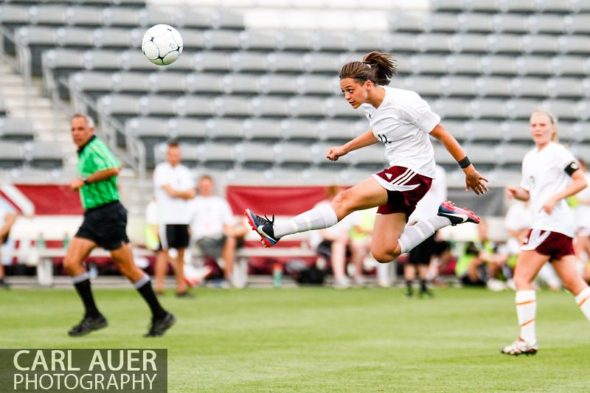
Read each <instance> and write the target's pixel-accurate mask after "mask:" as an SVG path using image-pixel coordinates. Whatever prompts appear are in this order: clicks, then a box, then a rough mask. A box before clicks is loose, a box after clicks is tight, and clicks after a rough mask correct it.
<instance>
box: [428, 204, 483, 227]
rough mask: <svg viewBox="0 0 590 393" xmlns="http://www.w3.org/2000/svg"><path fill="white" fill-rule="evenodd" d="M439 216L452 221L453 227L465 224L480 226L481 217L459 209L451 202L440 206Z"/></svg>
mask: <svg viewBox="0 0 590 393" xmlns="http://www.w3.org/2000/svg"><path fill="white" fill-rule="evenodd" d="M438 215H439V216H441V217H446V218H448V219H449V220H451V225H453V226H454V225H457V224H463V223H465V222H473V223H475V224H479V221H480V219H479V217H478V216H477V215H476V214H475V213H474V212H472V211H471V210H467V209H463V208H460V207H457V206H455V204H454V203H453V202H451V201H446V202H443V203H441V204H440V206H439V207H438Z"/></svg>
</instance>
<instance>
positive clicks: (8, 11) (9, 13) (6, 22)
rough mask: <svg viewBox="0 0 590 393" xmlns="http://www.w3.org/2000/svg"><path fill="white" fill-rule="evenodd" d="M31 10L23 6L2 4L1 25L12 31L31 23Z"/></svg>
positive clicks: (0, 11)
mask: <svg viewBox="0 0 590 393" xmlns="http://www.w3.org/2000/svg"><path fill="white" fill-rule="evenodd" d="M30 20H31V15H30V13H29V8H28V7H25V6H21V5H13V4H1V5H0V23H2V26H5V27H6V28H7V29H9V30H10V31H13V30H14V29H16V28H17V27H20V26H23V25H27V24H29V23H30Z"/></svg>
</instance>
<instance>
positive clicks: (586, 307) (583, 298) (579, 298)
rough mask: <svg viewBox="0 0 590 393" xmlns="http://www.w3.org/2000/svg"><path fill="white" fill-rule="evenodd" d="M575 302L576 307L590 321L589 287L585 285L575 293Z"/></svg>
mask: <svg viewBox="0 0 590 393" xmlns="http://www.w3.org/2000/svg"><path fill="white" fill-rule="evenodd" d="M576 303H578V307H580V310H582V312H583V313H584V316H586V319H587V320H588V321H590V288H589V287H586V289H584V290H583V291H582V292H580V293H578V294H577V295H576Z"/></svg>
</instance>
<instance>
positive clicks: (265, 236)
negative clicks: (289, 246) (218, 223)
mask: <svg viewBox="0 0 590 393" xmlns="http://www.w3.org/2000/svg"><path fill="white" fill-rule="evenodd" d="M244 214H245V215H246V217H247V218H248V222H249V223H250V226H251V227H252V229H253V230H255V231H256V232H258V234H259V235H260V237H261V240H262V244H264V247H272V246H274V245H275V244H277V242H278V241H279V239H278V238H276V237H275V235H274V230H273V224H274V221H275V219H274V216H273V218H272V220H269V219H268V217H260V216H257V215H256V214H254V213H252V211H250V209H246V211H245V212H244Z"/></svg>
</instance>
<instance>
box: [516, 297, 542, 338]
mask: <svg viewBox="0 0 590 393" xmlns="http://www.w3.org/2000/svg"><path fill="white" fill-rule="evenodd" d="M515 302H516V315H517V316H518V324H519V325H520V338H521V339H523V340H524V341H526V342H527V343H529V344H533V345H534V344H536V343H537V335H536V333H535V317H536V314H537V299H536V294H535V291H533V290H532V289H531V290H526V291H516V298H515Z"/></svg>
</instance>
